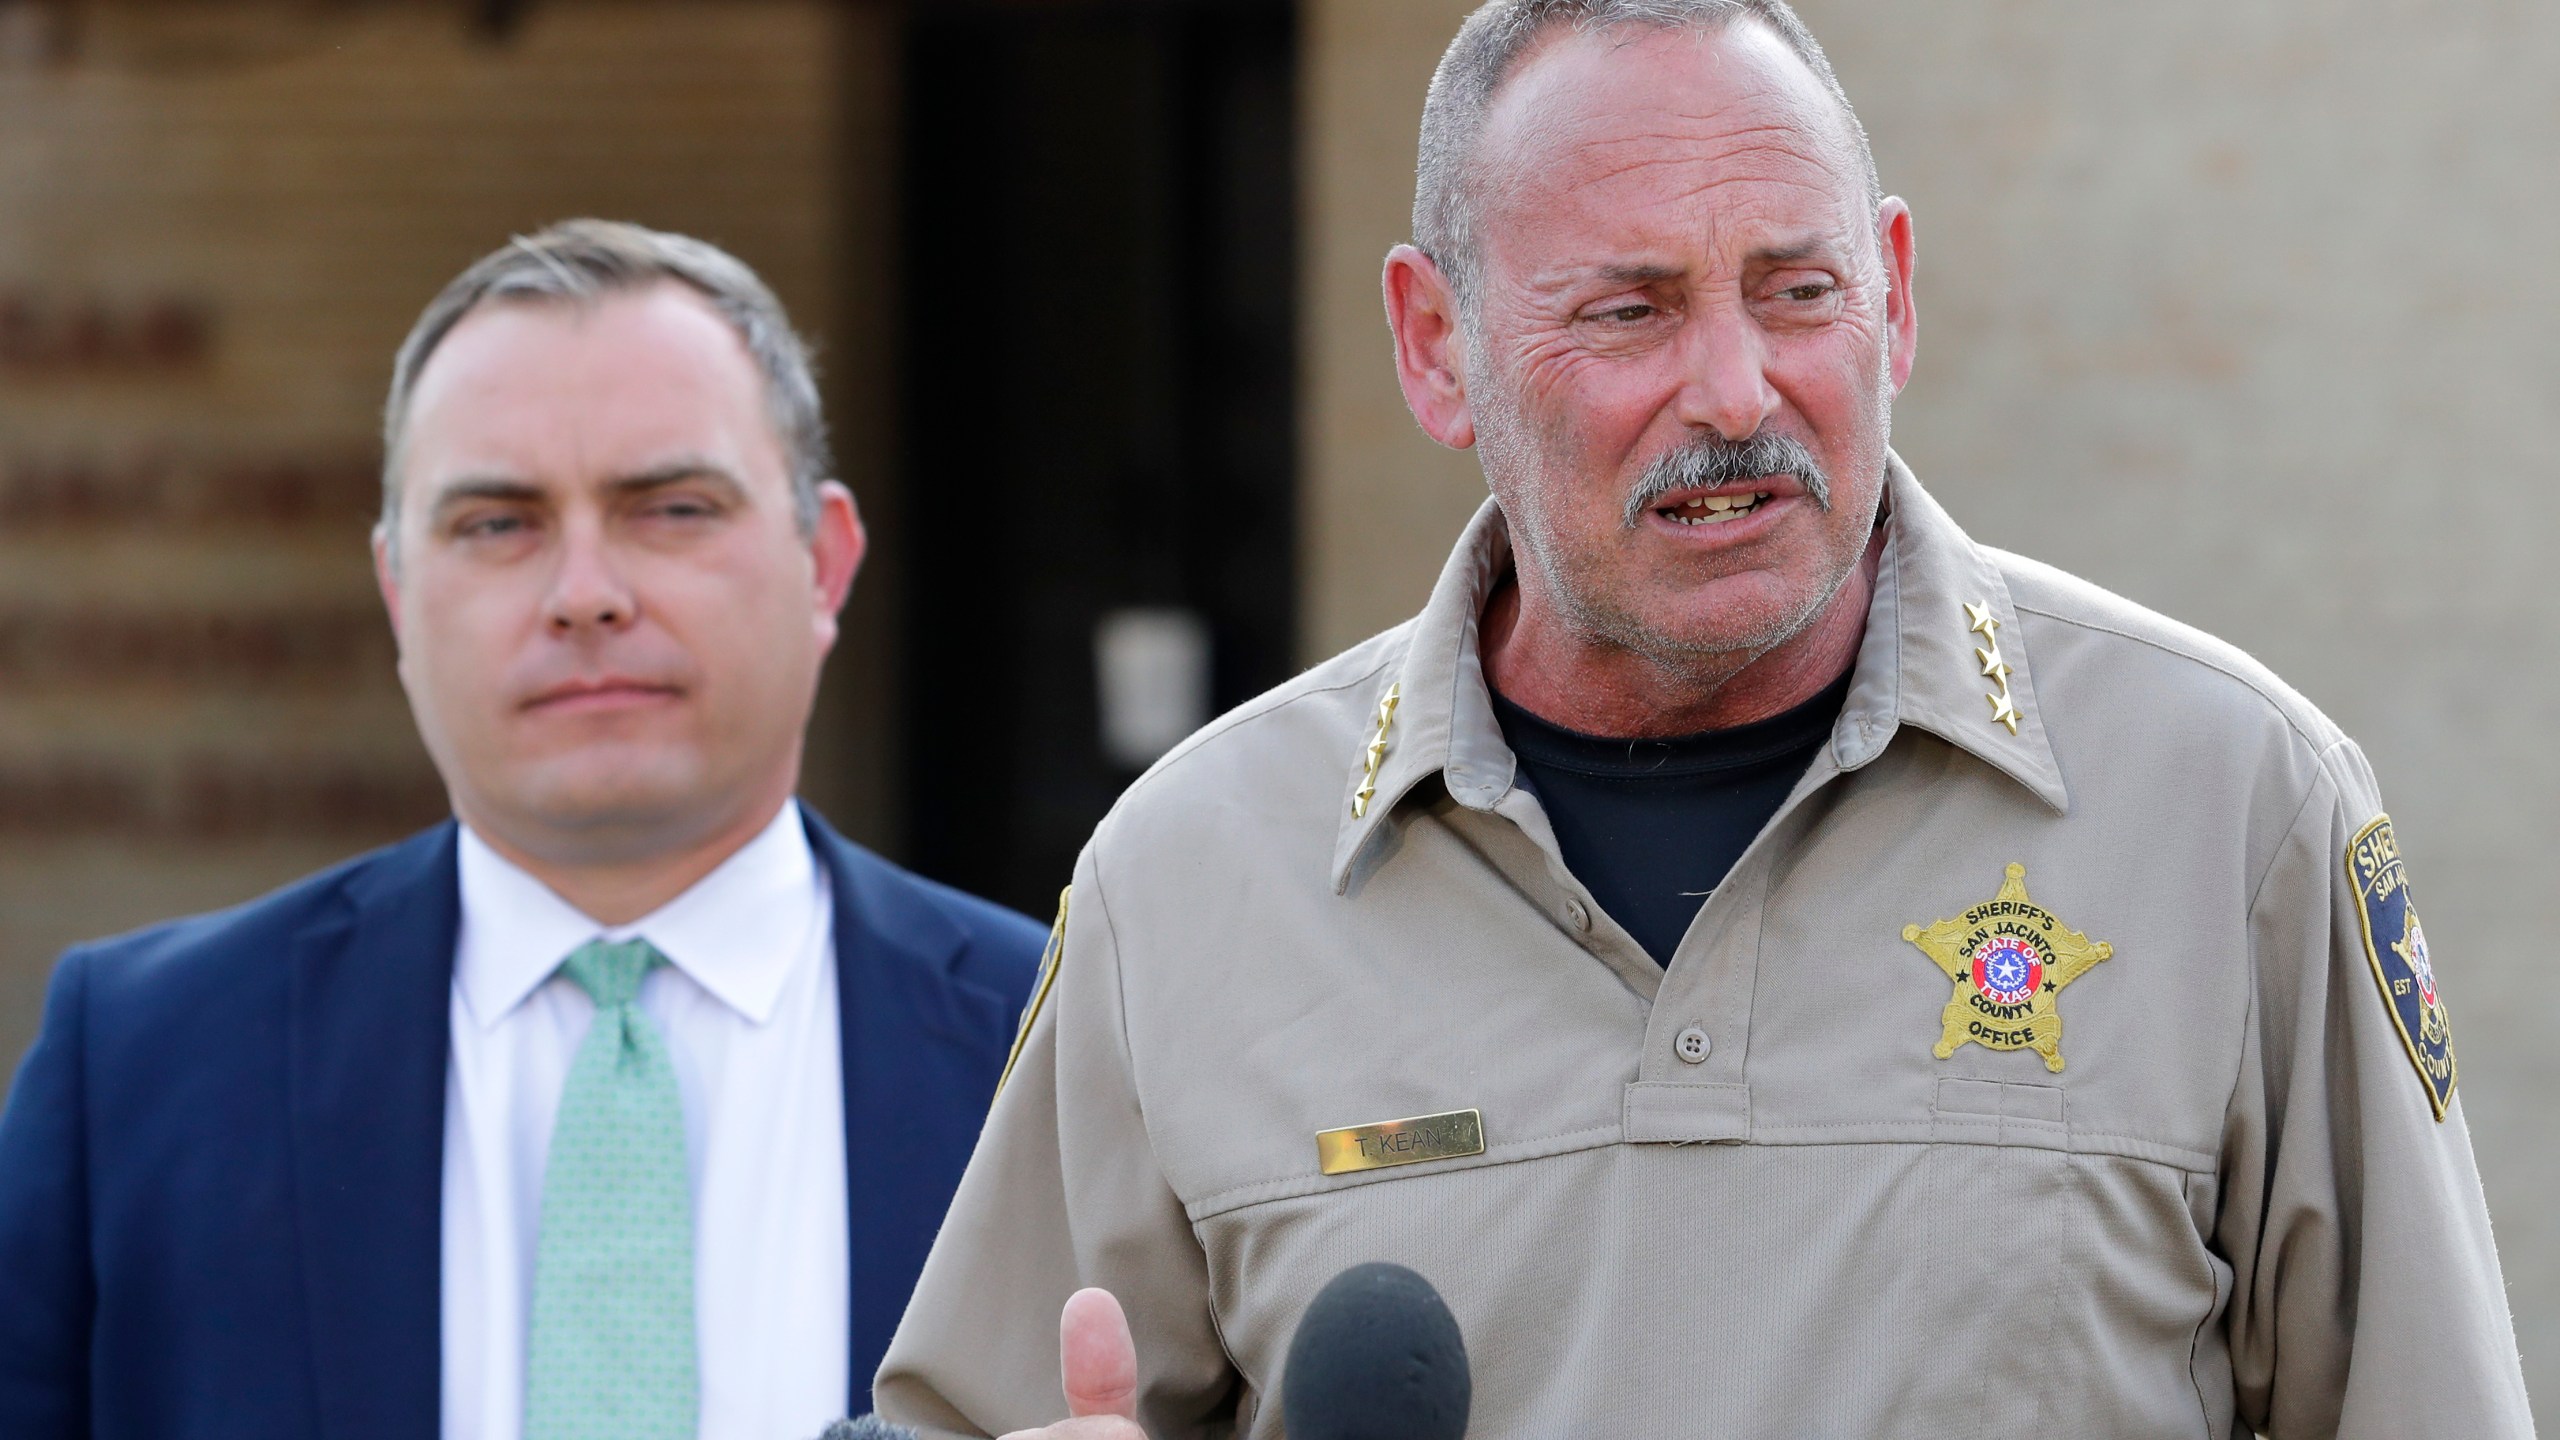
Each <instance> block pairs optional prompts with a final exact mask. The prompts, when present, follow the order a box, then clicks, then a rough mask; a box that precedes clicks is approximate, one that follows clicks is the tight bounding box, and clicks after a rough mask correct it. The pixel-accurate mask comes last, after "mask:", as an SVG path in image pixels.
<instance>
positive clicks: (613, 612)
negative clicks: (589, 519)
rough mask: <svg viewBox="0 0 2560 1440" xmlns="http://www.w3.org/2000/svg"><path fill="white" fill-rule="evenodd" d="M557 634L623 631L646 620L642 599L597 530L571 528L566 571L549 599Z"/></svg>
mask: <svg viewBox="0 0 2560 1440" xmlns="http://www.w3.org/2000/svg"><path fill="white" fill-rule="evenodd" d="M543 604H544V610H545V618H546V619H547V621H548V622H549V624H550V627H551V630H552V632H553V633H554V634H559V635H570V634H574V633H576V632H578V631H581V630H620V629H624V628H626V627H628V626H629V625H630V624H631V623H632V622H633V621H635V620H637V619H639V618H640V597H639V596H638V594H637V593H635V592H634V591H633V590H632V588H631V586H630V584H629V583H628V582H627V581H626V580H625V579H624V578H623V575H622V571H621V567H620V566H618V565H617V564H615V563H614V556H613V553H612V549H611V547H610V546H608V545H607V544H606V543H605V541H604V537H603V535H602V534H601V533H600V531H598V530H597V529H596V528H595V527H592V526H581V525H571V526H569V527H568V529H567V532H566V535H565V538H564V541H563V543H562V545H561V547H560V568H559V569H558V570H557V571H556V572H554V574H553V575H552V579H551V592H550V593H549V594H548V595H546V596H545V597H544V598H543Z"/></svg>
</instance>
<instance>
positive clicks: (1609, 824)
mask: <svg viewBox="0 0 2560 1440" xmlns="http://www.w3.org/2000/svg"><path fill="white" fill-rule="evenodd" d="M1848 698H1849V677H1848V676H1846V675H1843V676H1841V677H1840V678H1839V679H1838V680H1837V681H1834V682H1833V683H1832V685H1831V687H1830V688H1829V689H1827V690H1824V691H1823V692H1822V693H1821V694H1819V695H1816V696H1814V697H1813V698H1812V699H1810V700H1808V701H1806V702H1805V703H1803V704H1802V705H1799V706H1797V707H1796V708H1794V709H1792V710H1789V711H1787V712H1786V713H1784V714H1781V715H1772V716H1770V717H1769V718H1768V719H1766V720H1756V721H1753V722H1752V723H1751V724H1748V725H1738V726H1735V727H1734V728H1732V729H1730V730H1710V731H1707V732H1706V733H1705V734H1703V735H1683V736H1680V737H1679V738H1677V739H1672V740H1605V739H1602V738H1600V737H1598V736H1595V735H1584V734H1581V733H1579V732H1577V731H1573V730H1567V729H1565V728H1563V727H1562V726H1558V725H1552V724H1549V723H1548V722H1546V721H1544V720H1541V719H1539V718H1538V717H1537V716H1535V715H1532V714H1530V713H1529V712H1528V711H1526V710H1523V709H1521V708H1520V707H1519V706H1517V705H1514V704H1512V703H1511V702H1510V701H1508V700H1506V699H1504V698H1502V697H1501V696H1500V695H1496V696H1494V697H1493V713H1494V716H1495V718H1496V719H1498V720H1499V721H1500V722H1501V724H1502V738H1503V739H1504V740H1506V741H1508V742H1509V743H1510V745H1511V749H1512V752H1513V753H1514V754H1516V755H1518V756H1519V757H1520V780H1521V783H1523V784H1525V785H1527V786H1528V787H1529V789H1530V791H1531V792H1532V793H1534V794H1535V795H1536V796H1537V797H1538V803H1539V805H1540V806H1541V807H1543V808H1544V809H1545V810H1546V812H1547V821H1548V823H1549V824H1551V825H1553V826H1554V827H1555V832H1556V844H1557V845H1558V846H1559V847H1561V848H1562V849H1563V851H1564V863H1565V868H1567V869H1569V870H1571V871H1572V872H1573V874H1574V877H1575V878H1576V879H1578V880H1580V881H1581V882H1582V883H1583V884H1584V886H1586V887H1587V888H1589V890H1590V891H1591V898H1593V899H1594V900H1597V901H1599V902H1600V908H1601V909H1602V910H1605V911H1607V912H1608V914H1609V917H1610V918H1611V919H1613V920H1615V921H1617V922H1618V923H1619V924H1620V925H1623V926H1625V927H1626V930H1627V933H1628V934H1630V935H1633V936H1634V937H1636V943H1638V944H1640V945H1642V946H1644V948H1645V950H1646V952H1647V953H1648V954H1650V955H1652V956H1653V958H1654V960H1655V961H1656V962H1657V963H1659V964H1663V965H1669V964H1670V963H1671V952H1672V951H1673V950H1674V949H1677V948H1678V947H1679V944H1680V937H1681V936H1683V935H1685V934H1687V933H1688V931H1689V922H1690V921H1692V920H1694V919H1696V918H1697V915H1698V907H1699V906H1701V905H1703V904H1705V903H1706V899H1707V894H1708V892H1710V891H1712V890H1713V889H1715V887H1716V886H1718V885H1721V884H1723V883H1724V877H1725V873H1726V872H1727V871H1729V870H1731V869H1732V868H1733V862H1734V861H1736V860H1739V859H1741V858H1742V852H1743V850H1744V849H1745V848H1746V847H1748V846H1749V845H1750V844H1751V841H1752V839H1753V838H1754V837H1755V836H1757V835H1758V834H1759V833H1760V828H1761V827H1762V826H1764V825H1766V824H1768V823H1769V817H1770V816H1772V815H1775V814H1776V813H1778V807H1779V806H1780V805H1782V804H1784V803H1785V802H1786V798H1787V792H1789V791H1790V790H1793V789H1794V788H1795V784H1796V781H1797V780H1799V779H1801V778H1803V776H1804V772H1805V769H1806V767H1807V766H1809V765H1811V764H1812V763H1813V757H1814V756H1815V754H1816V753H1818V752H1819V751H1820V750H1821V749H1822V746H1823V744H1824V742H1826V741H1827V740H1829V739H1830V737H1831V727H1832V725H1833V724H1834V723H1835V722H1836V721H1838V719H1839V718H1840V707H1841V706H1842V705H1843V704H1844V703H1846V702H1847V700H1848Z"/></svg>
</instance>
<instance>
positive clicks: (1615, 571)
mask: <svg viewBox="0 0 2560 1440" xmlns="http://www.w3.org/2000/svg"><path fill="white" fill-rule="evenodd" d="M1484 358H1487V357H1482V356H1479V357H1478V358H1477V364H1476V365H1475V366H1474V367H1473V369H1474V371H1475V373H1476V374H1478V375H1482V376H1485V377H1487V378H1488V379H1490V380H1492V381H1493V383H1492V384H1491V385H1489V386H1487V387H1485V390H1484V393H1482V394H1481V396H1480V397H1478V398H1477V399H1476V401H1475V404H1474V405H1473V407H1472V408H1473V410H1474V414H1475V424H1476V455H1477V459H1478V462H1479V463H1480V464H1481V465H1482V466H1483V468H1484V472H1485V480H1486V483H1487V485H1488V486H1489V487H1490V488H1491V489H1492V491H1493V494H1494V497H1495V498H1496V499H1497V500H1498V501H1500V502H1501V505H1502V510H1503V518H1504V519H1505V520H1506V521H1507V522H1508V525H1509V530H1510V539H1511V548H1512V554H1513V563H1514V566H1515V569H1517V570H1521V571H1534V572H1535V574H1536V578H1537V580H1538V582H1539V584H1538V586H1537V588H1538V589H1539V590H1540V591H1541V592H1543V594H1544V596H1545V597H1546V599H1547V600H1548V601H1549V602H1550V603H1551V604H1552V605H1553V606H1554V607H1555V609H1556V611H1557V614H1558V617H1559V618H1560V619H1561V620H1562V621H1563V622H1564V625H1565V627H1566V629H1567V630H1568V631H1569V632H1570V633H1572V634H1574V635H1576V636H1578V637H1580V638H1581V639H1583V640H1584V641H1585V642H1587V643H1591V644H1595V645H1598V646H1600V647H1603V648H1607V649H1612V650H1619V651H1623V652H1626V653H1627V654H1630V655H1633V656H1635V657H1637V658H1639V659H1642V660H1644V661H1646V662H1648V663H1650V664H1652V665H1654V666H1656V667H1659V668H1661V669H1664V670H1667V671H1672V672H1675V673H1679V672H1694V673H1697V674H1699V675H1700V676H1701V678H1708V677H1718V678H1720V677H1721V676H1723V675H1728V674H1731V673H1733V672H1734V671H1736V670H1738V669H1740V668H1741V667H1742V666H1744V665H1748V664H1749V663H1750V662H1751V661H1752V660H1755V659H1757V658H1759V657H1760V656H1762V655H1765V654H1767V653H1769V652H1770V651H1772V650H1775V649H1777V648H1778V647H1779V646H1781V645H1784V644H1786V643H1787V642H1788V641H1790V640H1792V639H1794V638H1795V637H1797V636H1798V635H1801V634H1803V633H1804V632H1805V631H1806V630H1807V629H1809V628H1811V626H1812V625H1813V623H1814V622H1815V621H1816V620H1817V619H1819V618H1820V617H1821V616H1822V614H1823V613H1824V612H1825V611H1826V610H1828V609H1829V608H1830V606H1831V604H1832V602H1833V601H1834V600H1835V599H1837V598H1838V596H1839V594H1840V591H1841V589H1842V587H1844V586H1846V585H1847V584H1848V583H1849V579H1850V577H1851V576H1852V575H1853V574H1855V573H1856V571H1857V566H1858V560H1859V556H1860V554H1861V553H1862V551H1860V550H1853V551H1851V552H1850V553H1849V555H1848V556H1847V558H1846V561H1845V563H1839V564H1836V565H1833V566H1830V567H1828V568H1830V569H1831V570H1832V571H1833V572H1834V573H1829V574H1825V575H1823V576H1822V577H1820V583H1819V584H1817V585H1814V586H1810V587H1807V589H1806V590H1805V591H1804V592H1803V593H1802V594H1801V595H1800V596H1798V597H1797V598H1796V599H1795V601H1794V603H1792V604H1788V605H1785V606H1784V607H1783V608H1781V609H1778V610H1776V611H1774V612H1763V613H1760V614H1758V615H1756V616H1745V615H1740V614H1735V615H1731V616H1719V617H1718V619H1719V621H1726V620H1730V621H1732V622H1736V623H1733V624H1731V625H1730V626H1729V628H1721V629H1720V630H1719V631H1718V632H1717V633H1711V634H1699V633H1695V631H1694V630H1690V629H1683V630H1677V631H1675V630H1671V629H1667V628H1666V627H1665V626H1663V625H1662V624H1661V623H1659V622H1657V621H1654V620H1651V619H1649V618H1648V617H1646V616H1645V615H1644V614H1643V613H1641V611H1639V610H1638V609H1637V607H1636V606H1634V605H1632V604H1630V603H1628V600H1629V598H1630V597H1629V595H1628V592H1629V590H1630V589H1631V588H1632V587H1630V586H1628V585H1626V584H1625V583H1624V580H1625V577H1624V576H1623V575H1622V573H1621V572H1622V570H1623V566H1622V564H1621V563H1619V562H1617V561H1615V560H1614V559H1613V557H1612V556H1611V555H1610V554H1609V553H1607V551H1606V550H1605V549H1603V550H1593V549H1585V548H1583V547H1579V546H1576V545H1575V544H1573V543H1572V541H1571V538H1570V533H1569V532H1568V531H1567V530H1565V529H1564V528H1563V527H1560V526H1559V525H1557V524H1556V523H1555V520H1554V517H1553V514H1552V508H1551V505H1550V501H1551V500H1553V499H1557V498H1562V497H1569V496H1571V495H1573V494H1574V493H1575V491H1576V490H1577V489H1578V488H1580V487H1582V486H1583V485H1584V484H1586V483H1587V482H1585V481H1584V479H1583V478H1582V476H1581V475H1580V474H1579V473H1578V471H1577V466H1576V459H1575V457H1576V456H1577V455H1578V454H1579V453H1580V447H1579V446H1578V444H1577V443H1576V442H1577V438H1578V437H1577V434H1576V432H1575V429H1574V426H1573V424H1572V422H1571V420H1570V419H1569V418H1566V417H1562V416H1558V417H1554V418H1552V419H1543V420H1533V419H1531V418H1530V417H1529V416H1527V415H1526V414H1524V413H1523V410H1522V407H1521V405H1520V404H1519V392H1518V388H1517V386H1516V385H1515V384H1514V383H1513V382H1512V378H1511V377H1510V376H1508V375H1504V374H1501V373H1500V371H1499V369H1498V368H1497V367H1492V366H1488V365H1485V364H1484V363H1483V359H1484ZM1877 370H1878V379H1877V386H1876V391H1875V413H1874V417H1873V425H1874V429H1875V433H1876V440H1875V452H1874V453H1875V462H1874V463H1875V465H1876V467H1877V468H1878V470H1879V471H1881V470H1882V469H1883V467H1884V463H1885V461H1884V457H1885V455H1886V453H1887V452H1888V448H1889V446H1890V444H1891V439H1892V425H1893V398H1894V396H1893V381H1892V366H1891V359H1890V355H1889V354H1887V355H1885V356H1883V357H1880V363H1879V364H1878V367H1877ZM1780 472H1786V473H1792V474H1794V475H1796V476H1797V478H1798V479H1799V480H1800V481H1801V482H1802V484H1803V486H1804V491H1805V498H1807V499H1808V500H1810V501H1812V502H1813V503H1814V504H1815V505H1816V506H1818V507H1819V508H1821V509H1823V510H1825V511H1828V510H1829V509H1831V507H1832V505H1833V503H1834V494H1833V491H1834V486H1833V483H1832V477H1831V476H1830V475H1829V473H1828V472H1826V471H1825V470H1824V469H1823V467H1822V465H1821V463H1820V462H1819V461H1818V460H1816V459H1815V458H1814V456H1813V454H1812V452H1811V451H1810V450H1808V449H1807V448H1806V447H1805V446H1804V445H1803V444H1802V443H1800V442H1798V441H1796V440H1795V439H1793V438H1792V437H1789V436H1782V435H1776V434H1772V433H1770V432H1768V431H1762V432H1760V433H1758V434H1755V435H1753V436H1752V437H1750V438H1749V439H1747V440H1741V441H1732V440H1727V439H1725V438H1724V437H1722V436H1720V435H1717V434H1714V433H1712V432H1705V433H1701V434H1699V435H1697V436H1695V437H1693V438H1692V439H1691V440H1690V441H1689V442H1687V443H1686V444H1683V445H1681V446H1679V447H1677V448H1675V449H1671V450H1667V451H1664V452H1662V453H1661V454H1659V455H1657V456H1655V457H1654V459H1653V460H1652V461H1651V462H1650V463H1649V464H1648V465H1647V466H1646V469H1645V472H1644V473H1643V475H1642V476H1640V477H1639V479H1638V480H1637V482H1636V484H1635V485H1634V486H1632V487H1631V488H1630V489H1629V491H1628V494H1627V498H1626V501H1625V504H1624V507H1623V514H1622V526H1623V530H1622V533H1623V532H1624V531H1632V530H1634V529H1636V528H1637V527H1638V526H1641V525H1642V524H1644V523H1645V516H1646V515H1647V514H1648V513H1649V512H1650V511H1651V509H1652V508H1653V505H1652V502H1655V501H1658V500H1660V499H1661V498H1662V497H1663V496H1665V495H1668V494H1670V493H1672V492H1674V491H1677V490H1681V489H1686V488H1689V487H1691V486H1703V485H1716V484H1731V483H1734V482H1735V481H1739V480H1745V479H1749V478H1752V477H1755V476H1759V475H1768V474H1776V473H1780ZM1882 491H1883V484H1882V477H1881V475H1879V476H1878V481H1877V485H1876V489H1875V491H1874V492H1873V493H1874V494H1875V495H1876V496H1878V497H1879V503H1881V502H1880V497H1881V495H1882ZM1523 578H1526V577H1525V576H1524V577H1523ZM1523 588H1524V590H1526V589H1527V588H1528V587H1526V586H1524V587H1523Z"/></svg>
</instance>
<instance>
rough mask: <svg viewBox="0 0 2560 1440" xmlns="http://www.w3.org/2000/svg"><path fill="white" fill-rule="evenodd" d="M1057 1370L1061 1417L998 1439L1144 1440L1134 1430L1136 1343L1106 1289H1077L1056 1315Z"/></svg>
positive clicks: (1145, 1433)
mask: <svg viewBox="0 0 2560 1440" xmlns="http://www.w3.org/2000/svg"><path fill="white" fill-rule="evenodd" d="M1058 1368H1059V1369H1060V1370H1061V1371H1063V1372H1064V1373H1065V1375H1066V1388H1067V1416H1068V1418H1066V1419H1064V1420H1061V1421H1059V1422H1058V1423H1057V1424H1055V1425H1050V1426H1046V1427H1044V1428H1042V1429H1038V1430H1016V1431H1014V1432H1013V1433H1012V1434H1010V1435H1007V1436H1005V1437H1004V1440H1147V1432H1145V1431H1144V1430H1141V1429H1139V1428H1138V1345H1137V1342H1136V1341H1134V1340H1132V1339H1130V1338H1129V1317H1128V1316H1126V1315H1123V1314H1121V1313H1120V1302H1119V1301H1118V1300H1116V1299H1114V1298H1112V1294H1111V1292H1110V1291H1108V1290H1079V1291H1077V1292H1076V1293H1074V1294H1073V1295H1070V1296H1068V1297H1067V1308H1066V1310H1065V1311H1064V1312H1063V1313H1061V1314H1060V1315H1059V1316H1058Z"/></svg>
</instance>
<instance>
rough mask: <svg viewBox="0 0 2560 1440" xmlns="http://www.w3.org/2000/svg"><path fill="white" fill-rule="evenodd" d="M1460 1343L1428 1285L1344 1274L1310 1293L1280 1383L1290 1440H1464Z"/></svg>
mask: <svg viewBox="0 0 2560 1440" xmlns="http://www.w3.org/2000/svg"><path fill="white" fill-rule="evenodd" d="M1473 1393H1474V1386H1473V1383H1472V1382H1471V1381H1469V1379H1468V1378H1467V1343H1466V1341H1465V1339H1464V1338H1463V1337H1461V1336H1460V1335H1459V1334H1458V1317H1457V1316H1455V1315H1452V1314H1450V1313H1449V1306H1448V1303H1447V1302H1446V1301H1443V1300H1442V1299H1441V1298H1440V1292H1439V1291H1437V1290H1434V1289H1432V1288H1431V1282H1430V1281H1428V1280H1425V1279H1423V1278H1422V1277H1421V1276H1419V1275H1417V1274H1415V1273H1413V1272H1412V1271H1410V1270H1407V1269H1406V1268H1404V1267H1403V1266H1401V1265H1389V1264H1385V1263H1382V1262H1381V1263H1371V1264H1367V1265H1354V1266H1352V1267H1351V1268H1350V1269H1348V1270H1345V1271H1343V1272H1342V1273H1341V1274H1339V1275H1336V1276H1334V1277H1333V1279H1332V1281H1331V1282H1330V1283H1328V1284H1327V1285H1326V1286H1325V1287H1324V1289H1322V1290H1321V1291H1318V1292H1317V1294H1316V1298H1315V1303H1314V1304H1311V1305H1309V1306H1308V1307H1307V1313H1306V1315H1305V1316H1304V1317H1303V1318H1301V1319H1300V1320H1299V1321H1298V1333H1297V1336H1296V1338H1294V1339H1292V1340H1291V1341H1290V1342H1289V1370H1288V1373H1287V1374H1286V1375H1285V1376H1283V1377H1282V1378H1281V1381H1280V1406H1281V1417H1282V1419H1283V1420H1284V1421H1285V1422H1286V1423H1287V1425H1288V1428H1289V1435H1290V1440H1465V1437H1466V1433H1467V1403H1468V1400H1469V1399H1470V1398H1471V1397H1472V1395H1473Z"/></svg>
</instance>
